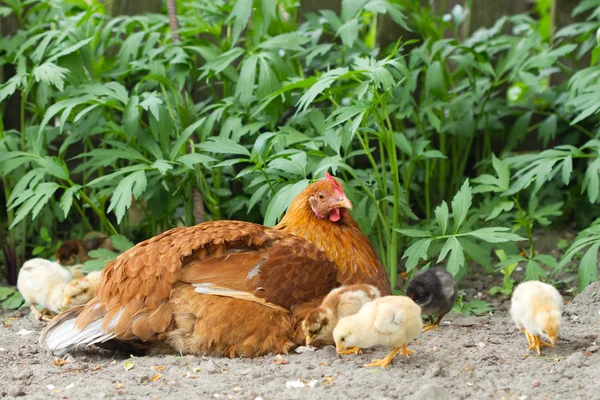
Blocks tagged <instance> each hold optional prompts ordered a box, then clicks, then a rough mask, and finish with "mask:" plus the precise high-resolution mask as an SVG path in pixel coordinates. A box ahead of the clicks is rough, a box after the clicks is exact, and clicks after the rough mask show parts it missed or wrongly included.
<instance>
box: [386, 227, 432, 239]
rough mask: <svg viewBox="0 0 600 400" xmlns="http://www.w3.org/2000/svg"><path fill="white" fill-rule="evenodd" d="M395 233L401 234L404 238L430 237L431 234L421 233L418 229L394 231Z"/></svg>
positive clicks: (427, 232)
mask: <svg viewBox="0 0 600 400" xmlns="http://www.w3.org/2000/svg"><path fill="white" fill-rule="evenodd" d="M394 230H395V231H396V232H399V233H401V234H403V235H404V236H408V237H413V238H419V237H421V238H424V237H431V236H432V233H431V232H429V231H421V230H419V229H394Z"/></svg>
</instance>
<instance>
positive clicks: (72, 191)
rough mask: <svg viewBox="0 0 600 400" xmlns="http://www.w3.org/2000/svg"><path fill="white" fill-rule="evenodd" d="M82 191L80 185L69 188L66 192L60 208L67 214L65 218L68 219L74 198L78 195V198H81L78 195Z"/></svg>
mask: <svg viewBox="0 0 600 400" xmlns="http://www.w3.org/2000/svg"><path fill="white" fill-rule="evenodd" d="M80 189H81V186H80V185H73V186H71V187H70V188H68V189H67V190H65V193H64V194H63V196H62V197H61V199H60V208H61V210H63V213H64V214H65V218H67V216H68V215H69V211H70V210H71V206H72V205H73V196H75V195H77V198H79V195H78V194H77V192H78V191H79V190H80Z"/></svg>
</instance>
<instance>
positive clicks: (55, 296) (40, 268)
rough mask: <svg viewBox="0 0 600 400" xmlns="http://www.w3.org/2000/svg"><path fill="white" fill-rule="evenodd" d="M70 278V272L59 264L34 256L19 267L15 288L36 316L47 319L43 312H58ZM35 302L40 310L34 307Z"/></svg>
mask: <svg viewBox="0 0 600 400" xmlns="http://www.w3.org/2000/svg"><path fill="white" fill-rule="evenodd" d="M71 279H72V276H71V273H70V272H69V271H67V270H66V269H65V268H63V267H61V266H60V264H58V263H56V262H52V261H48V260H44V259H43V258H34V259H31V260H29V261H26V262H25V263H24V264H23V266H22V267H21V270H20V271H19V278H18V279H17V288H18V289H19V292H20V293H21V295H22V296H23V298H24V299H25V301H26V302H27V304H29V307H30V308H31V311H33V313H34V314H35V315H36V317H37V318H39V319H44V320H46V321H47V320H49V319H48V318H46V317H45V316H44V315H43V313H44V312H46V311H51V312H53V313H58V312H60V308H61V307H62V304H63V299H64V294H63V293H64V289H65V286H67V284H68V283H69V282H70V281H71ZM36 303H37V304H39V305H41V306H42V307H43V310H42V312H40V311H38V309H37V308H36V307H35V304H36Z"/></svg>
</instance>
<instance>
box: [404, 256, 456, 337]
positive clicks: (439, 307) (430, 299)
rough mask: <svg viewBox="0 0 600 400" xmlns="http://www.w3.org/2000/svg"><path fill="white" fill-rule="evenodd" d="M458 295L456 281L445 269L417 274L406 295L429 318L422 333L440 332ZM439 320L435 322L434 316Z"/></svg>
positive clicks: (410, 282)
mask: <svg viewBox="0 0 600 400" xmlns="http://www.w3.org/2000/svg"><path fill="white" fill-rule="evenodd" d="M457 294H458V290H457V284H456V280H455V279H454V277H453V276H452V275H450V273H448V272H447V271H446V270H445V269H444V268H439V267H438V268H431V269H427V270H425V271H421V272H419V273H418V274H416V275H415V276H414V277H413V278H412V279H411V280H410V281H409V282H408V285H407V286H406V295H407V296H408V297H410V298H411V299H413V301H414V302H415V303H417V304H418V305H419V306H421V310H422V313H423V314H425V315H428V316H429V324H426V325H425V326H424V328H423V331H422V332H427V331H428V330H430V329H435V330H438V329H439V327H440V321H441V320H442V317H443V316H444V315H446V314H448V312H449V311H450V310H451V309H452V306H453V305H454V301H455V300H456V295H457ZM434 315H437V316H438V318H437V320H436V321H435V322H433V316H434Z"/></svg>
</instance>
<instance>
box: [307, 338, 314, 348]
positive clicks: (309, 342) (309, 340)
mask: <svg viewBox="0 0 600 400" xmlns="http://www.w3.org/2000/svg"><path fill="white" fill-rule="evenodd" d="M312 341H313V337H312V336H307V337H306V345H307V346H308V345H310V344H311V342H312Z"/></svg>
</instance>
